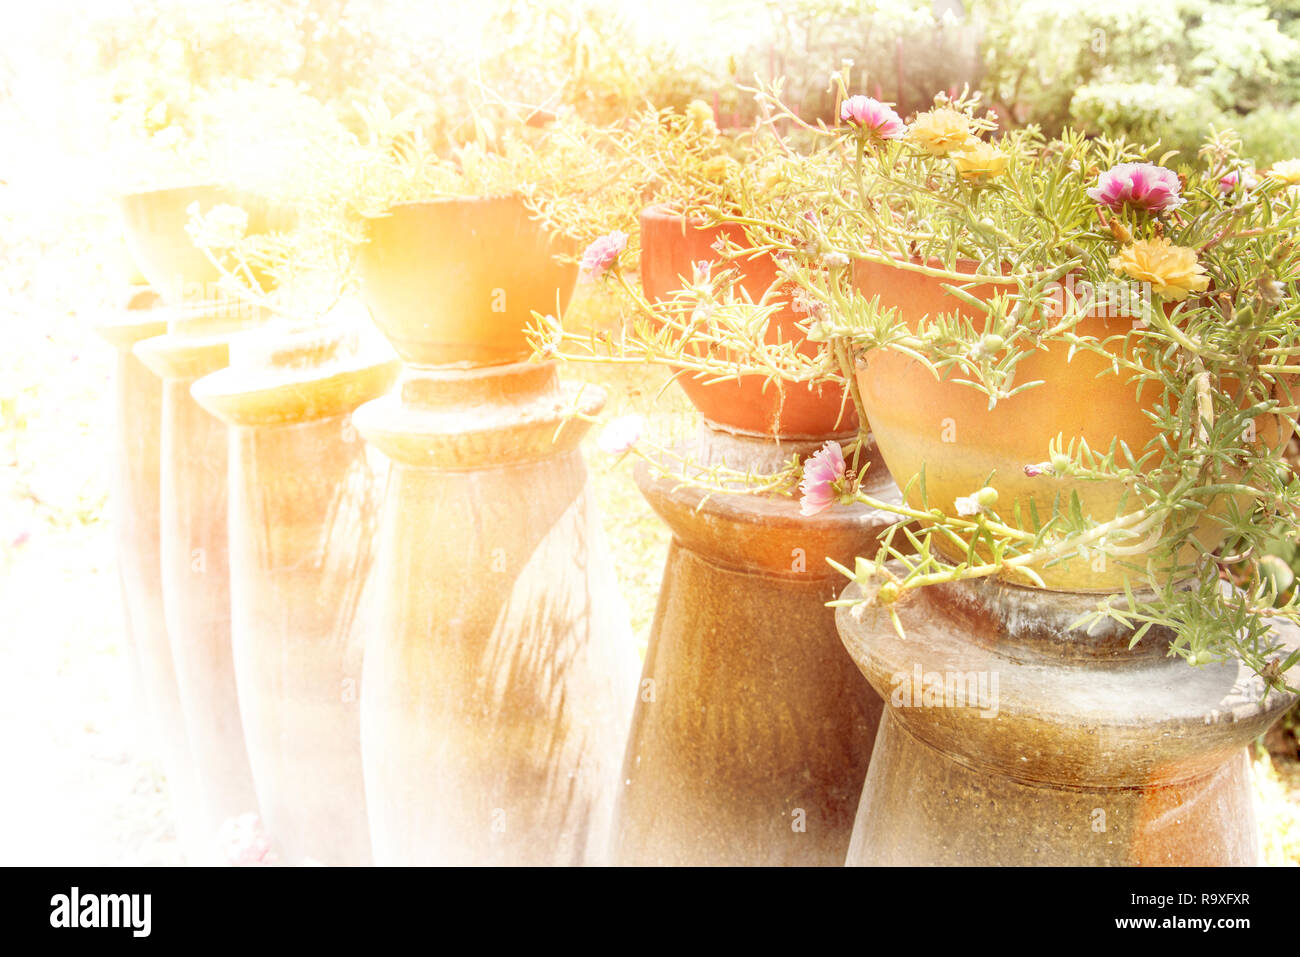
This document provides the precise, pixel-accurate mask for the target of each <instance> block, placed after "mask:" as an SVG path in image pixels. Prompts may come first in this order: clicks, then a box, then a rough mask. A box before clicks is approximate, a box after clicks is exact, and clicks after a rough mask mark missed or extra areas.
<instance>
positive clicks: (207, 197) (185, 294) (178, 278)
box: [119, 184, 291, 304]
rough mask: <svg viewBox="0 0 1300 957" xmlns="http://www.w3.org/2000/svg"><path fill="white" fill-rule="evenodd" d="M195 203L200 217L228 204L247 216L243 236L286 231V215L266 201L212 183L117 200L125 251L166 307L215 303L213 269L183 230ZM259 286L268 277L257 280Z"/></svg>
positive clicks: (136, 194)
mask: <svg viewBox="0 0 1300 957" xmlns="http://www.w3.org/2000/svg"><path fill="white" fill-rule="evenodd" d="M194 203H198V204H199V208H200V209H201V210H202V211H203V212H205V213H206V212H208V211H209V210H210V209H212V207H213V206H217V205H220V204H223V203H224V204H229V205H232V206H238V207H240V208H241V209H243V210H244V211H245V212H246V213H248V234H249V235H257V234H260V233H265V232H267V231H269V230H274V229H283V228H286V227H287V226H288V225H289V223H290V221H291V220H290V215H289V213H288V212H287V211H285V210H282V209H273V208H271V207H269V206H268V205H267V204H266V202H265V201H263V200H260V199H258V198H256V197H253V196H250V195H249V194H247V193H241V192H238V191H236V190H232V189H228V188H226V187H223V186H215V185H211V184H204V185H195V186H178V187H173V188H170V189H155V190H148V191H146V192H140V193H129V194H127V195H126V196H123V197H122V198H121V199H120V201H119V206H120V209H121V213H122V223H123V226H124V229H125V233H126V245H127V249H128V250H129V251H130V253H131V258H132V260H133V261H134V262H135V263H136V264H137V266H138V267H139V270H140V272H141V273H142V274H143V275H144V277H145V279H147V280H148V282H149V285H151V286H153V288H154V289H156V290H158V293H159V294H160V295H161V296H162V297H163V299H164V300H166V301H167V302H168V303H172V304H178V303H181V302H191V303H197V302H200V301H202V300H205V299H215V298H219V297H218V296H217V295H216V294H215V284H216V282H217V280H218V278H219V273H218V272H217V270H216V267H215V266H213V265H212V263H211V262H210V261H209V260H208V258H207V256H205V255H204V254H203V252H202V250H200V249H198V248H197V247H195V245H194V243H193V242H192V241H191V240H190V235H189V233H188V232H187V231H186V229H185V226H186V224H187V223H189V221H190V213H189V208H190V206H191V205H192V204H194ZM257 278H258V281H259V282H266V280H267V277H266V276H263V275H260V274H259V275H258V276H257Z"/></svg>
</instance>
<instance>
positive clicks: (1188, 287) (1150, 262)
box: [1110, 239, 1210, 299]
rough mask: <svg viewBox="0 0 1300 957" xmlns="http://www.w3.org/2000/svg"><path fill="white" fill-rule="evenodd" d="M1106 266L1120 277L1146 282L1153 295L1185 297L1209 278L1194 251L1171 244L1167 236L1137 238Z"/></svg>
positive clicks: (1203, 286) (1202, 290) (1197, 290)
mask: <svg viewBox="0 0 1300 957" xmlns="http://www.w3.org/2000/svg"><path fill="white" fill-rule="evenodd" d="M1110 268H1111V269H1113V270H1115V271H1116V272H1117V273H1119V274H1120V275H1123V276H1128V277H1130V278H1131V279H1136V280H1137V281H1138V282H1148V283H1150V284H1151V287H1152V289H1153V290H1154V291H1155V293H1156V295H1158V296H1161V297H1163V298H1165V299H1186V298H1187V294H1188V293H1192V292H1205V290H1206V288H1207V287H1208V286H1209V285H1210V277H1209V276H1207V275H1205V267H1204V266H1202V265H1201V264H1200V263H1199V262H1197V261H1196V250H1195V249H1189V248H1188V247H1186V246H1174V245H1172V244H1171V243H1170V242H1169V240H1167V239H1139V240H1138V241H1137V242H1135V243H1134V244H1133V245H1131V246H1126V247H1124V249H1122V250H1121V251H1120V254H1119V255H1118V256H1112V257H1111V260H1110Z"/></svg>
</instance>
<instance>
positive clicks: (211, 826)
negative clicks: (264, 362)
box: [135, 304, 256, 862]
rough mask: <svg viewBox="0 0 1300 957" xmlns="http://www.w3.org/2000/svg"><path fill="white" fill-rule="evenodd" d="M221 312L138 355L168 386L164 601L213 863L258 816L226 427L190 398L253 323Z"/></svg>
mask: <svg viewBox="0 0 1300 957" xmlns="http://www.w3.org/2000/svg"><path fill="white" fill-rule="evenodd" d="M229 305H230V304H220V305H217V306H214V307H209V308H206V309H203V310H191V311H180V310H172V315H171V318H170V319H169V321H168V327H167V328H168V331H167V334H166V335H162V336H156V337H154V338H152V339H144V340H142V341H140V342H138V343H136V345H135V354H136V355H137V356H138V357H139V358H140V360H141V361H142V362H143V363H144V364H145V365H146V366H148V367H149V368H150V369H151V370H152V371H153V372H154V373H155V374H156V375H158V376H159V377H160V378H162V380H163V385H162V389H163V392H162V431H161V445H160V450H159V457H160V492H159V503H160V504H159V527H160V532H159V536H160V540H161V560H162V597H163V608H164V611H165V615H166V622H167V635H168V639H169V642H170V644H171V650H172V658H173V661H174V663H175V668H176V681H177V685H178V687H179V689H180V697H181V706H182V710H183V712H184V715H185V729H186V733H187V736H188V739H189V746H190V749H191V753H192V755H193V760H194V762H195V766H196V768H197V778H198V783H199V790H200V792H201V797H202V809H201V811H202V814H203V823H204V830H205V836H206V838H207V842H206V843H207V848H206V849H207V855H206V860H207V861H208V862H212V861H220V860H222V859H223V858H222V855H221V850H220V848H219V846H218V844H217V839H218V834H219V831H220V828H221V825H222V824H223V823H224V822H225V821H226V820H227V819H229V818H232V817H236V816H238V815H241V814H245V813H248V812H251V811H255V810H256V798H255V796H254V792H253V782H252V775H251V773H250V771H249V766H248V755H247V753H246V751H245V748H244V732H243V727H242V725H241V724H240V718H239V706H238V701H237V699H236V696H235V677H234V666H233V662H232V656H231V648H230V572H229V564H228V553H227V523H226V495H227V475H226V471H227V470H226V461H227V453H226V443H227V439H226V426H225V424H224V423H223V422H221V421H219V420H218V419H216V418H214V417H213V416H211V415H210V414H209V413H207V412H206V411H204V410H203V408H202V407H200V406H199V404H198V403H197V402H195V401H194V399H193V397H192V396H191V395H190V385H191V384H192V383H193V382H194V380H195V379H197V378H199V377H201V376H203V375H206V374H208V373H210V372H214V371H216V370H217V369H219V368H221V367H223V366H225V365H226V363H227V360H228V353H229V346H230V339H231V336H233V335H234V334H235V333H236V332H238V331H239V330H241V329H246V328H248V327H249V326H250V325H251V324H252V322H254V321H255V320H249V319H247V318H244V317H242V316H241V313H242V310H241V309H239V307H238V306H234V307H232V308H231V309H230V310H229V312H233V313H234V314H233V315H231V314H228V310H227V306H229Z"/></svg>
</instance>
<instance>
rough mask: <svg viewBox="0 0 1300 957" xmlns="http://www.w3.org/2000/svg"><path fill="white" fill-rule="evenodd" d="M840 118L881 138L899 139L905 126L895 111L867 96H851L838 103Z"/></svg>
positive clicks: (905, 130)
mask: <svg viewBox="0 0 1300 957" xmlns="http://www.w3.org/2000/svg"><path fill="white" fill-rule="evenodd" d="M840 119H841V120H843V121H844V122H846V123H852V124H853V125H854V126H856V127H858V129H860V130H864V131H866V132H868V133H870V134H872V135H873V136H876V137H878V138H879V139H882V140H901V139H902V138H903V136H904V135H906V133H907V126H906V125H905V124H904V123H903V121H902V119H901V118H900V117H899V115H898V114H897V113H895V112H894V111H893V110H892V109H890V108H889V107H888V106H886V105H885V104H884V103H881V102H880V101H879V100H875V99H872V98H871V97H869V96H861V95H858V96H851V97H849V98H848V99H847V100H845V101H844V102H843V103H842V104H841V105H840Z"/></svg>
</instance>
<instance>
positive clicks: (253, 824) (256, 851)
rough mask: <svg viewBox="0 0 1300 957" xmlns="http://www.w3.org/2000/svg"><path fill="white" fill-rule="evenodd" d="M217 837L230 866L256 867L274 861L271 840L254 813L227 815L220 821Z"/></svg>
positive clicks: (260, 820)
mask: <svg viewBox="0 0 1300 957" xmlns="http://www.w3.org/2000/svg"><path fill="white" fill-rule="evenodd" d="M218 839H219V840H220V841H221V846H222V849H223V850H224V851H225V855H226V863H228V864H230V865H231V866H232V867H257V866H259V865H262V866H265V865H267V864H274V863H275V852H274V851H272V850H271V841H270V839H268V838H267V836H266V833H265V832H264V831H263V830H262V819H261V818H259V817H258V816H257V815H256V814H251V813H250V814H241V815H239V817H228V818H226V820H225V821H223V822H222V824H221V828H220V830H219V831H218Z"/></svg>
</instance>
